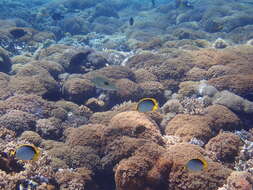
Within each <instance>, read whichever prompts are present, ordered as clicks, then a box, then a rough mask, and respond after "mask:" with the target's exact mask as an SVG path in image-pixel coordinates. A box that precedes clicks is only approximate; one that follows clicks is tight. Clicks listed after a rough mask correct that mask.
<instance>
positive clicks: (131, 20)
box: [129, 17, 134, 26]
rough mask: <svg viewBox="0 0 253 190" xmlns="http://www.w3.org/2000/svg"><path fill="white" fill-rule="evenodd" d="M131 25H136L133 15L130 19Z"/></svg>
mask: <svg viewBox="0 0 253 190" xmlns="http://www.w3.org/2000/svg"><path fill="white" fill-rule="evenodd" d="M129 25H130V26H133V25H134V18H133V17H131V18H130V19H129Z"/></svg>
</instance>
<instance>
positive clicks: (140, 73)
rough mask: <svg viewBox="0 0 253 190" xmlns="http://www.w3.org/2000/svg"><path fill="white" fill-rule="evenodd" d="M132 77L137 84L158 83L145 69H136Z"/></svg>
mask: <svg viewBox="0 0 253 190" xmlns="http://www.w3.org/2000/svg"><path fill="white" fill-rule="evenodd" d="M134 75H135V78H136V82H137V83H141V82H146V81H158V80H157V77H156V76H155V75H154V74H152V73H151V72H149V71H147V70H146V69H137V70H136V71H134Z"/></svg>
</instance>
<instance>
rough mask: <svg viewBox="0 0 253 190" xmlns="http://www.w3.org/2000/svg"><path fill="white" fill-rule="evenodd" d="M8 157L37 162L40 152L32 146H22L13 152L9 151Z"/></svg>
mask: <svg viewBox="0 0 253 190" xmlns="http://www.w3.org/2000/svg"><path fill="white" fill-rule="evenodd" d="M10 155H11V156H13V157H15V158H16V159H18V160H33V161H37V160H38V159H39V156H40V150H39V149H38V148H37V147H36V146H34V145H32V144H22V145H20V146H18V147H17V148H16V149H15V150H11V151H10Z"/></svg>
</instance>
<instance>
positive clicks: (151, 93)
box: [139, 81, 165, 100]
mask: <svg viewBox="0 0 253 190" xmlns="http://www.w3.org/2000/svg"><path fill="white" fill-rule="evenodd" d="M139 85H140V88H141V89H142V97H155V98H157V99H159V100H163V99H164V90H165V88H164V87H163V85H162V84H161V83H160V82H156V81H145V82H141V83H139Z"/></svg>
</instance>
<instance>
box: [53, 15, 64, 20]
mask: <svg viewBox="0 0 253 190" xmlns="http://www.w3.org/2000/svg"><path fill="white" fill-rule="evenodd" d="M51 17H52V19H54V20H62V19H64V16H63V15H61V13H53V14H52V15H51Z"/></svg>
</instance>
